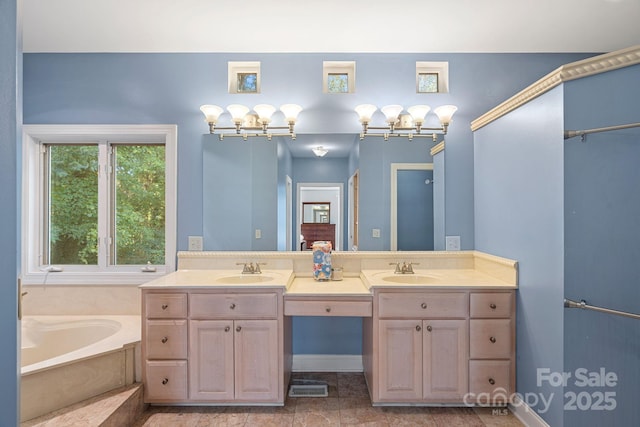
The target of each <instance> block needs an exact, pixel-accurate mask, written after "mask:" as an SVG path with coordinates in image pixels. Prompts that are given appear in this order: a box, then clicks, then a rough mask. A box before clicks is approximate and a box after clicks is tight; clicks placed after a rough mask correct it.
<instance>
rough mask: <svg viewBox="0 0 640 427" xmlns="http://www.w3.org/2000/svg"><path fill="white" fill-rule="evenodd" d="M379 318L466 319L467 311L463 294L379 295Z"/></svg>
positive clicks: (418, 293)
mask: <svg viewBox="0 0 640 427" xmlns="http://www.w3.org/2000/svg"><path fill="white" fill-rule="evenodd" d="M378 304H379V307H378V312H379V313H378V315H379V317H381V318H400V319H403V318H414V319H415V318H427V317H428V318H466V317H467V313H468V311H469V306H468V300H467V294H466V293H464V292H438V293H427V292H415V293H414V292H411V293H380V295H379V296H378Z"/></svg>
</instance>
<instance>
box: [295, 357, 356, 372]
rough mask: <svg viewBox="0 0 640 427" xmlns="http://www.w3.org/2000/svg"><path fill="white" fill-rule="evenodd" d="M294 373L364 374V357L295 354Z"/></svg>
mask: <svg viewBox="0 0 640 427" xmlns="http://www.w3.org/2000/svg"><path fill="white" fill-rule="evenodd" d="M291 370H292V371H293V372H362V371H363V366H362V356H360V355H352V354H294V355H293V366H292V367H291Z"/></svg>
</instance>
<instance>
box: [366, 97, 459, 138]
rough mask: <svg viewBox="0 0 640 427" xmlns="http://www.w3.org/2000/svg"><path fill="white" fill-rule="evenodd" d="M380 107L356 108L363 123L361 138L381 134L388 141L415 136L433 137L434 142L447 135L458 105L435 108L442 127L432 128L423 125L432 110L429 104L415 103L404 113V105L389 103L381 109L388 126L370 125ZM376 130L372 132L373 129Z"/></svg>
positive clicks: (369, 105)
mask: <svg viewBox="0 0 640 427" xmlns="http://www.w3.org/2000/svg"><path fill="white" fill-rule="evenodd" d="M377 109H378V107H376V106H375V105H372V104H361V105H358V106H357V107H356V108H355V110H356V113H358V117H359V119H360V123H362V132H360V140H363V139H364V138H365V137H366V136H381V137H383V138H384V140H385V141H388V140H389V138H390V137H397V136H402V137H407V138H408V139H409V141H411V140H412V139H413V138H431V139H433V142H438V135H446V134H447V129H448V127H449V124H450V123H451V118H452V117H453V114H454V113H455V112H456V110H457V109H458V107H456V106H455V105H443V106H440V107H438V108H435V109H434V110H433V112H434V113H435V114H436V115H437V116H438V119H439V120H440V127H437V128H431V127H423V124H424V122H425V117H426V115H427V114H428V113H429V111H430V110H431V107H429V106H428V105H414V106H412V107H409V108H407V113H408V114H406V113H405V114H403V113H402V112H403V111H404V107H402V105H396V104H394V105H387V106H384V107H382V108H381V109H380V111H381V112H382V114H384V115H385V119H386V122H387V126H384V127H382V126H380V127H374V126H369V123H370V122H371V118H372V117H373V114H374V113H375V112H376V110H377ZM372 130H373V131H376V132H371V131H372ZM424 131H431V132H430V133H429V132H427V133H423V132H424Z"/></svg>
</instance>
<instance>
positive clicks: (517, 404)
mask: <svg viewBox="0 0 640 427" xmlns="http://www.w3.org/2000/svg"><path fill="white" fill-rule="evenodd" d="M509 410H510V411H511V412H512V413H513V415H515V416H516V418H517V419H519V420H520V421H522V424H524V425H525V426H527V427H550V426H549V424H547V422H546V421H545V420H543V419H542V417H541V416H540V415H538V413H537V412H536V411H534V410H533V409H531V407H529V405H527V404H526V403H525V402H524V400H522V399H521V398H520V397H519V396H517V395H516V396H515V397H514V399H513V403H510V404H509Z"/></svg>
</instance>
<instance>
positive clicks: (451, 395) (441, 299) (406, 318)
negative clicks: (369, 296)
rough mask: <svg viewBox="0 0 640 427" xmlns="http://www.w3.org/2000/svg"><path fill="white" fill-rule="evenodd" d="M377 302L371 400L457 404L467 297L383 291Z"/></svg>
mask: <svg viewBox="0 0 640 427" xmlns="http://www.w3.org/2000/svg"><path fill="white" fill-rule="evenodd" d="M375 301H376V302H375V303H374V306H375V308H377V319H374V337H375V336H376V335H377V343H378V345H377V348H378V350H377V352H375V353H374V355H373V359H374V361H375V362H377V364H378V368H377V369H376V372H378V375H375V374H374V375H373V384H374V386H373V387H372V388H373V393H372V400H373V401H374V402H390V403H391V402H451V401H459V400H461V399H462V398H463V396H464V394H465V393H466V392H467V361H468V354H469V351H468V343H467V337H468V332H467V320H466V319H467V313H468V302H467V295H466V293H464V292H426V291H424V292H401V291H389V292H388V291H381V292H377V295H376V296H375ZM376 329H377V333H376V332H375V330H376ZM374 340H376V338H374ZM375 362H374V363H375ZM376 377H377V378H376ZM370 386H371V384H370Z"/></svg>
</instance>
